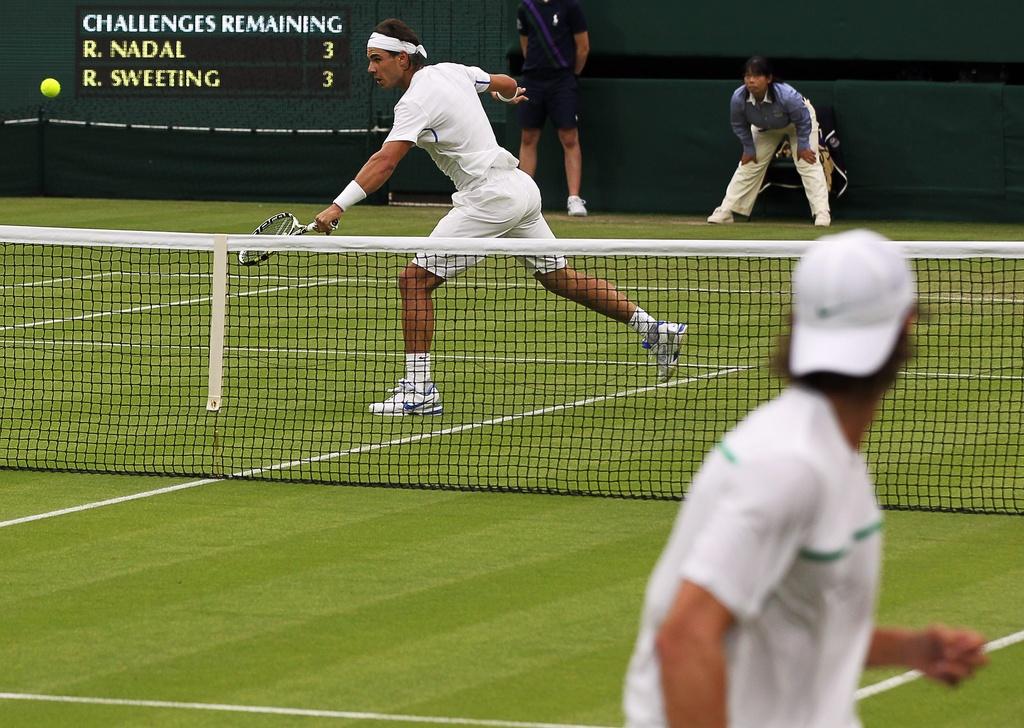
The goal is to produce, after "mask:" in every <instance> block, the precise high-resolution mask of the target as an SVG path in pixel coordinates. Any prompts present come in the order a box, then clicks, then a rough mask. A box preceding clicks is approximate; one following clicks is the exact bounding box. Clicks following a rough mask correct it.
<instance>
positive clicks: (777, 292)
mask: <svg viewBox="0 0 1024 728" xmlns="http://www.w3.org/2000/svg"><path fill="white" fill-rule="evenodd" d="M110 276H119V277H123V278H209V277H210V274H209V273H159V272H154V273H138V272H134V271H110V272H107V273H97V274H93V275H84V276H69V277H66V278H51V279H49V280H44V281H33V282H28V283H15V284H11V285H7V286H0V290H4V289H8V288H22V287H32V286H43V285H48V284H52V283H64V282H67V281H75V280H89V279H92V278H104V277H110ZM228 278H229V279H230V280H233V281H250V280H251V281H256V282H265V281H272V280H273V281H286V282H288V281H292V282H295V281H303V282H306V283H305V284H304V285H302V286H299V287H301V288H308V287H312V286H315V285H318V284H323V283H328V282H331V283H360V284H365V285H373V286H377V287H380V286H382V285H383V286H387V287H395V286H397V279H396V278H395V276H386V277H380V278H368V277H366V276H342V277H337V278H313V279H310V278H309V276H258V277H257V276H248V275H245V274H243V273H230V274H229V275H228ZM445 287H446V288H483V289H491V290H506V289H519V288H522V289H531V290H533V289H536V290H542V288H541V286H540V285H539V284H538V283H536V282H531V281H509V282H505V283H503V282H497V281H493V280H489V279H482V280H479V281H475V280H472V279H466V278H463V279H460V280H454V281H449V282H448V283H446V284H445ZM618 287H619V288H620V289H622V290H624V291H654V292H661V293H713V294H722V295H746V296H782V297H788V296H790V295H791V293H792V292H791V291H789V290H785V289H771V288H769V289H765V288H713V287H705V286H632V285H628V284H622V285H619V286H618ZM277 290H280V289H277ZM918 298H919V300H921V301H939V302H943V303H1010V304H1018V303H1024V297H1020V296H1009V297H1007V296H995V295H990V294H986V293H922V294H920V295H919V296H918Z"/></svg>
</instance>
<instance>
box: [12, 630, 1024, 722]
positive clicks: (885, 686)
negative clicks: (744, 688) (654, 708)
mask: <svg viewBox="0 0 1024 728" xmlns="http://www.w3.org/2000/svg"><path fill="white" fill-rule="evenodd" d="M1021 641H1024V631H1022V632H1017V633H1015V634H1012V635H1008V636H1007V637H1003V638H1001V639H997V640H993V641H992V642H989V643H988V644H987V645H985V652H995V651H996V650H999V649H1002V648H1003V647H1009V646H1010V645H1012V644H1016V643H1018V642H1021ZM919 677H921V673H919V672H917V671H916V670H912V671H910V672H907V673H904V674H903V675H898V676H896V677H894V678H890V679H889V680H883V681H882V682H880V683H876V684H875V685H870V686H868V687H865V688H861V689H860V690H858V691H857V692H856V699H857V700H863V699H864V698H868V697H871V696H872V695H877V694H878V693H882V692H885V691H887V690H891V689H893V688H896V687H899V686H900V685H905V684H907V683H908V682H912V681H913V680H916V679H917V678H919ZM0 700H25V701H31V702H46V703H73V704H79V705H120V706H125V707H132V708H167V709H175V710H209V711H218V712H227V713H260V714H264V715H295V716H303V717H309V718H338V719H342V720H376V721H385V722H394V723H426V724H431V725H472V726H486V727H488V728H604V727H603V726H592V725H580V724H572V723H534V722H529V721H518V720H494V719H490V718H452V717H445V716H427V715H402V714H398V713H369V712H360V711H351V710H317V709H313V708H283V707H274V706H268V705H231V704H227V703H193V702H178V701H172V700H130V699H126V698H96V697H85V696H78V695H42V694H38V693H4V692H0Z"/></svg>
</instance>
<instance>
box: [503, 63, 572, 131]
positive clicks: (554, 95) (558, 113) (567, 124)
mask: <svg viewBox="0 0 1024 728" xmlns="http://www.w3.org/2000/svg"><path fill="white" fill-rule="evenodd" d="M519 85H520V86H522V87H524V88H525V89H526V95H527V96H528V97H529V99H530V100H529V101H524V102H523V103H521V104H519V105H518V106H517V107H516V111H517V113H518V114H519V127H520V128H522V129H543V128H544V120H545V119H551V122H552V123H553V124H554V125H555V128H556V129H575V128H576V126H577V119H576V114H577V96H578V93H577V91H578V88H579V82H578V81H577V80H576V76H575V74H572V73H560V74H558V75H557V76H540V77H538V76H528V75H524V76H523V77H522V78H520V79H519Z"/></svg>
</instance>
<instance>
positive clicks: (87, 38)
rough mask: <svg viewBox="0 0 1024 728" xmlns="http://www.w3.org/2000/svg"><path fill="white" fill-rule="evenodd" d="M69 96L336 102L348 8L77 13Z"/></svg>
mask: <svg viewBox="0 0 1024 728" xmlns="http://www.w3.org/2000/svg"><path fill="white" fill-rule="evenodd" d="M76 12H77V18H76V29H77V31H76V32H77V35H76V51H75V84H74V92H75V94H76V96H77V97H79V98H96V97H112V96H113V97H116V96H123V97H147V96H149V97H161V98H164V97H167V96H189V97H245V96H250V97H252V96H259V97H310V96H320V97H326V98H344V97H346V96H347V95H348V92H349V85H350V78H351V75H352V74H351V42H350V41H351V32H350V12H349V10H348V8H345V7H338V8H335V9H334V10H333V11H330V12H326V11H325V10H324V9H323V7H301V6H299V7H291V6H289V7H288V9H287V11H284V10H282V9H281V8H280V7H278V8H272V7H266V8H259V7H251V6H249V7H245V8H244V9H239V8H238V7H220V8H203V9H201V10H200V9H195V10H192V9H184V8H182V9H168V8H166V7H164V8H153V9H146V8H138V7H134V8H131V9H130V10H125V8H124V6H107V7H104V6H79V7H78V8H77V9H76Z"/></svg>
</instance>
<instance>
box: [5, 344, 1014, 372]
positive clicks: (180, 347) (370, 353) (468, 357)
mask: <svg viewBox="0 0 1024 728" xmlns="http://www.w3.org/2000/svg"><path fill="white" fill-rule="evenodd" d="M0 346H48V347H50V346H52V347H54V348H79V349H131V350H136V349H137V350H139V351H152V350H154V349H156V350H161V351H163V350H173V351H197V352H200V353H202V352H206V351H207V350H208V348H209V347H207V346H185V345H184V344H163V343H159V342H157V343H145V342H142V343H136V342H123V341H80V340H75V339H16V338H15V339H10V338H0ZM224 351H225V352H226V353H229V354H267V355H274V354H277V355H303V356H334V357H360V358H377V359H404V357H405V354H404V353H403V352H401V351H385V350H379V349H372V350H362V349H312V348H304V347H299V348H290V347H276V346H226V347H224ZM431 356H432V358H433V359H435V360H444V361H462V362H485V363H494V364H522V365H524V366H527V365H532V364H555V365H563V364H564V365H570V364H574V365H587V364H593V365H596V366H627V367H649V366H654V362H652V361H650V360H649V359H645V360H629V359H590V358H584V359H554V358H550V357H547V358H546V357H523V356H488V355H479V354H438V353H433V354H431ZM679 366H680V367H683V368H685V369H721V368H723V367H727V366H736V367H739V366H746V367H747V368H753V366H754V365H742V364H728V365H723V364H694V363H683V364H680V365H679ZM1004 368H1013V367H1004ZM902 373H903V375H904V376H908V377H923V378H935V379H973V380H978V381H1008V382H1019V381H1024V374H989V373H987V372H934V371H929V370H926V369H904V370H903V372H902Z"/></svg>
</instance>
